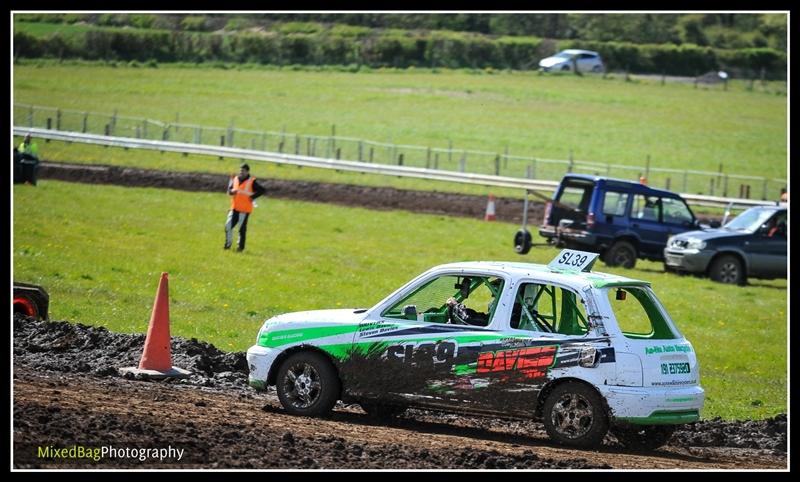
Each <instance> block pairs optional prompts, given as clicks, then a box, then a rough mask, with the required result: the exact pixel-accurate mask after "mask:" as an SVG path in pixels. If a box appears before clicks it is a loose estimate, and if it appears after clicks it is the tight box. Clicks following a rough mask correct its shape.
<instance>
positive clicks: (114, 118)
mask: <svg viewBox="0 0 800 482" xmlns="http://www.w3.org/2000/svg"><path fill="white" fill-rule="evenodd" d="M116 131H117V109H114V115H113V116H111V133H112V135H113V134H115V133H116Z"/></svg>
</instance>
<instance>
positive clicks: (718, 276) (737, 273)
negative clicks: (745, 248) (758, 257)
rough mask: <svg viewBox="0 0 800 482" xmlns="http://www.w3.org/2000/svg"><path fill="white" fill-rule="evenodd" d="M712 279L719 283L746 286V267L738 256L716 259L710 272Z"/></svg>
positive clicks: (725, 256) (728, 255)
mask: <svg viewBox="0 0 800 482" xmlns="http://www.w3.org/2000/svg"><path fill="white" fill-rule="evenodd" d="M709 275H710V276H711V279H712V280H714V281H716V282H718V283H727V284H737V285H740V286H741V285H744V284H745V283H746V282H747V277H746V276H745V273H744V266H742V262H741V261H740V260H739V258H737V257H736V256H733V255H730V254H725V255H722V256H720V257H719V258H717V259H715V260H714V262H713V263H712V264H711V269H710V270H709Z"/></svg>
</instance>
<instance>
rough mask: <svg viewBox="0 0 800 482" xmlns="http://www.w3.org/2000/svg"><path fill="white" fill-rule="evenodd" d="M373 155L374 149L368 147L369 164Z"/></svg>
mask: <svg viewBox="0 0 800 482" xmlns="http://www.w3.org/2000/svg"><path fill="white" fill-rule="evenodd" d="M374 154H375V148H374V147H370V148H369V162H372V159H373V157H374Z"/></svg>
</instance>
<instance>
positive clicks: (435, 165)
mask: <svg viewBox="0 0 800 482" xmlns="http://www.w3.org/2000/svg"><path fill="white" fill-rule="evenodd" d="M433 168H434V169H437V170H438V169H439V153H438V152H437V153H436V154H434V155H433Z"/></svg>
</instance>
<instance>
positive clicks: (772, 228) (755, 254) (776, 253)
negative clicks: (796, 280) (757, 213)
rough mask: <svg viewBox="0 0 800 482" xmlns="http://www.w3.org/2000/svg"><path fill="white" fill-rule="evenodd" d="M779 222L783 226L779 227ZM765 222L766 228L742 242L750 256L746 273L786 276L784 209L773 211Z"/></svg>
mask: <svg viewBox="0 0 800 482" xmlns="http://www.w3.org/2000/svg"><path fill="white" fill-rule="evenodd" d="M781 223H783V226H784V228H779V226H780V225H781ZM765 224H766V225H767V227H766V229H761V230H759V231H756V232H755V233H753V235H752V236H751V237H750V238H749V239H748V240H746V241H745V242H744V246H743V247H744V250H745V252H746V253H747V255H748V257H749V258H750V262H749V267H748V268H749V269H748V275H750V276H753V277H764V278H783V277H786V272H787V266H786V265H787V257H786V233H787V232H788V224H787V220H786V211H779V212H777V213H775V215H773V216H772V217H771V218H770V219H769V221H767V223H765Z"/></svg>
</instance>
